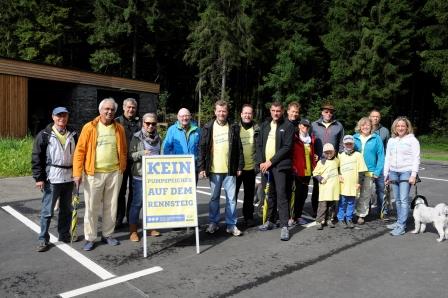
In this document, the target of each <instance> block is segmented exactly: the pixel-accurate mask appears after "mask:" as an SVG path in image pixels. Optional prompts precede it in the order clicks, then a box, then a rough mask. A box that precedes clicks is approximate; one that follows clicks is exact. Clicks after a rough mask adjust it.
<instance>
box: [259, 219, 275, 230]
mask: <svg viewBox="0 0 448 298" xmlns="http://www.w3.org/2000/svg"><path fill="white" fill-rule="evenodd" d="M273 228H274V224H273V223H272V222H270V221H269V220H267V221H266V222H265V223H264V224H262V225H261V226H258V230H260V231H268V230H272V229H273Z"/></svg>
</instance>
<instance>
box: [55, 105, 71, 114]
mask: <svg viewBox="0 0 448 298" xmlns="http://www.w3.org/2000/svg"><path fill="white" fill-rule="evenodd" d="M60 113H68V110H67V108H65V107H57V108H54V110H53V115H57V114H60Z"/></svg>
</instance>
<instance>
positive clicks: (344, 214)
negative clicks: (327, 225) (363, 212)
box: [338, 195, 355, 221]
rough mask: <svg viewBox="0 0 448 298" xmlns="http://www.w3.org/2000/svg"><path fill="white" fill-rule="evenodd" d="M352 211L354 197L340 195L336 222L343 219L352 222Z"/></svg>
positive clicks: (353, 208)
mask: <svg viewBox="0 0 448 298" xmlns="http://www.w3.org/2000/svg"><path fill="white" fill-rule="evenodd" d="M354 210H355V197H354V196H343V195H341V198H340V200H339V209H338V221H343V220H344V219H345V220H347V221H349V220H352V218H353V211H354Z"/></svg>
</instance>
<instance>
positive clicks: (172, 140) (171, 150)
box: [162, 108, 201, 182]
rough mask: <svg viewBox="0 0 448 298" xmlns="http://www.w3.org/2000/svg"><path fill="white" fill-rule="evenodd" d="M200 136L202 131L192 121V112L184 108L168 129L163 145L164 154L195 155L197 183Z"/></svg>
mask: <svg viewBox="0 0 448 298" xmlns="http://www.w3.org/2000/svg"><path fill="white" fill-rule="evenodd" d="M200 136H201V134H200V129H199V127H198V126H197V125H196V123H195V122H194V121H192V120H191V114H190V111H189V110H187V109H186V108H182V109H180V110H179V112H178V113H177V121H176V123H174V124H173V125H171V126H170V127H169V128H168V131H167V132H166V136H165V140H164V141H163V145H162V153H163V154H166V155H173V154H192V155H194V161H195V164H196V182H197V179H198V169H199V167H198V166H199V164H198V158H199V140H200Z"/></svg>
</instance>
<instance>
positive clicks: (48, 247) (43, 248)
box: [36, 241, 50, 252]
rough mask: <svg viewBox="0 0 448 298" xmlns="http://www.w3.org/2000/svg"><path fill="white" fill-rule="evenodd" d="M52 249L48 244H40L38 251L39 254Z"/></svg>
mask: <svg viewBox="0 0 448 298" xmlns="http://www.w3.org/2000/svg"><path fill="white" fill-rule="evenodd" d="M49 249H50V245H49V244H48V243H47V242H44V241H42V242H39V245H38V246H37V248H36V251H38V252H44V251H47V250H49Z"/></svg>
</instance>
